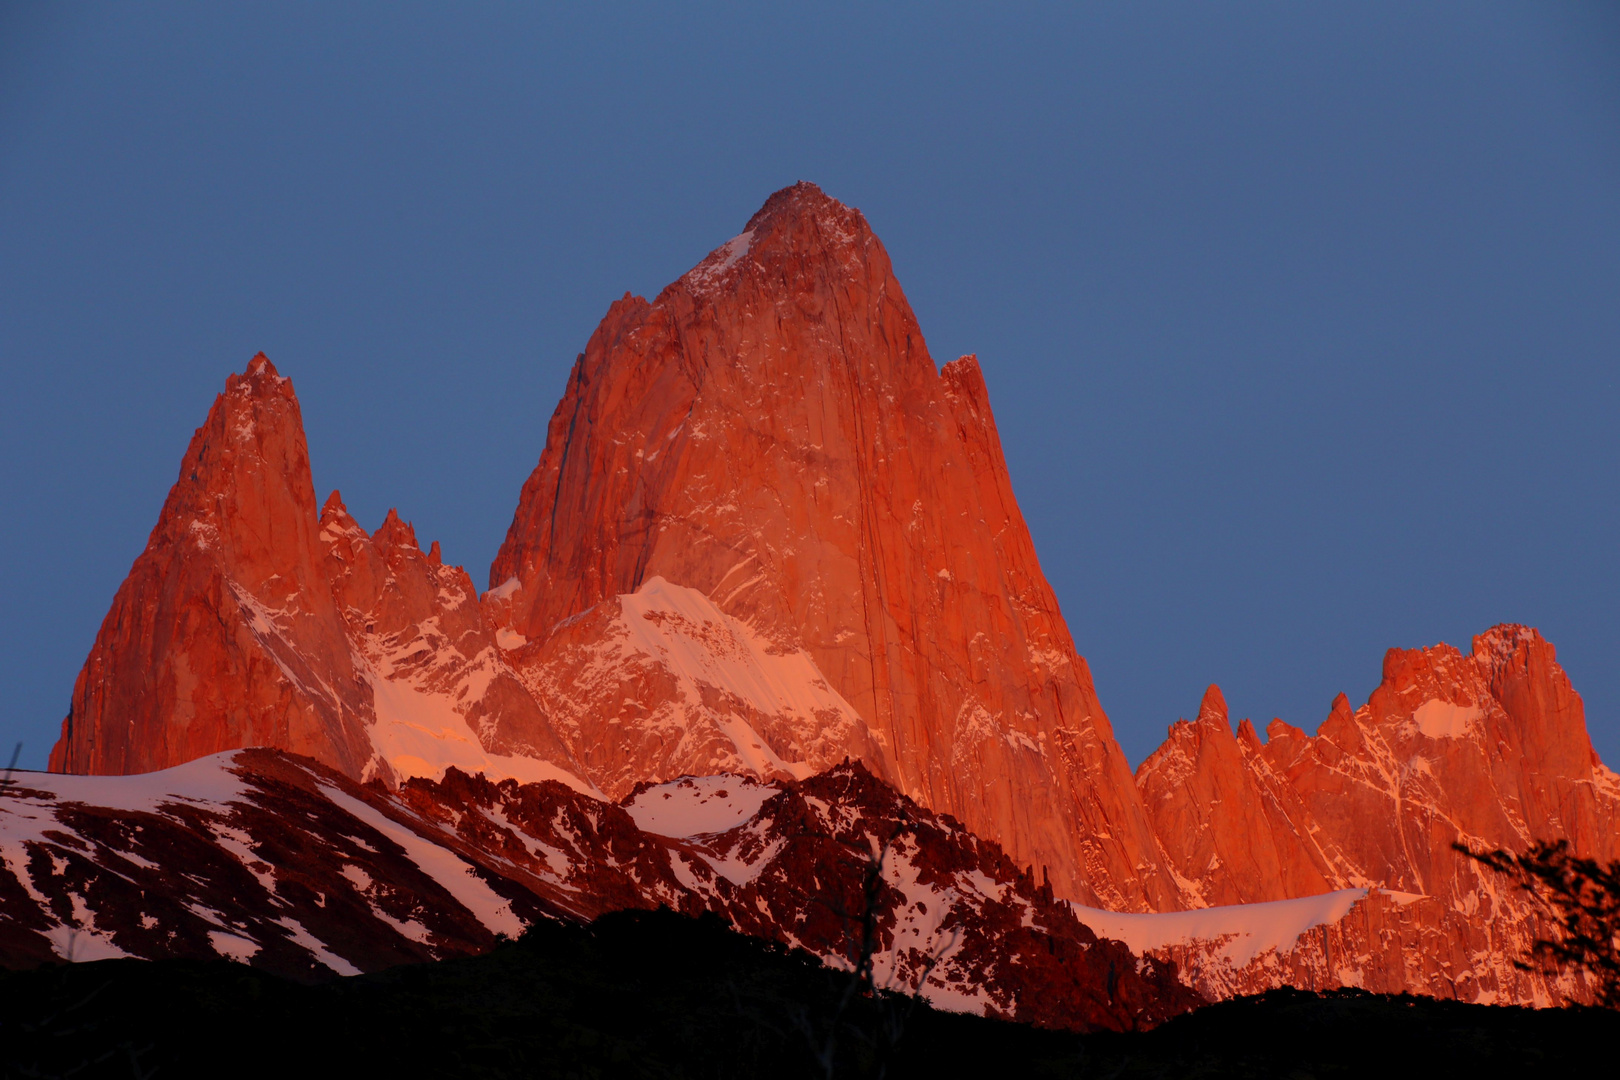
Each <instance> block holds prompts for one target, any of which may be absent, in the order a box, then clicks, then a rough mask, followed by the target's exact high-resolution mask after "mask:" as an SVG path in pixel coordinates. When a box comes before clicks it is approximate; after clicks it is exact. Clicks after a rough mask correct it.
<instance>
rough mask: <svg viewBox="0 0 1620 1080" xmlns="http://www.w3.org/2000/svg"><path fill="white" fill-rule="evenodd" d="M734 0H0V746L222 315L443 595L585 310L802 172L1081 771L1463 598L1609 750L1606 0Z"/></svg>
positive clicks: (1447, 612) (1614, 347)
mask: <svg viewBox="0 0 1620 1080" xmlns="http://www.w3.org/2000/svg"><path fill="white" fill-rule="evenodd" d="M554 6H555V7H556V8H558V9H561V8H562V7H563V5H554ZM761 6H762V5H743V4H736V5H715V6H703V5H691V4H681V5H666V6H660V7H653V6H621V7H609V6H607V5H579V6H578V7H579V8H580V9H581V10H579V11H576V12H574V13H571V14H570V13H567V12H564V11H561V10H558V11H551V12H549V13H546V12H538V11H537V10H536V9H537V8H538V7H540V5H530V4H513V5H495V4H487V5H469V4H458V5H438V6H420V7H417V6H412V5H405V4H398V3H390V4H386V5H383V4H379V5H343V4H336V3H327V2H322V3H314V4H307V5H299V4H275V5H263V6H255V5H248V4H229V5H223V4H215V3H199V4H143V5H132V4H120V5H105V6H103V5H89V6H74V7H71V8H69V7H65V6H59V5H50V6H46V5H30V4H18V3H9V4H6V5H4V6H0V387H3V391H0V452H3V453H4V456H5V458H4V468H3V469H0V530H3V532H0V535H3V537H4V544H5V567H6V572H5V573H4V575H0V615H3V618H0V685H3V687H4V696H3V698H0V701H3V705H4V711H3V713H0V716H3V718H4V720H3V730H0V737H3V738H4V740H5V744H6V753H5V755H4V756H7V757H9V749H10V745H11V744H12V743H13V742H15V741H17V740H21V741H22V742H23V743H24V751H23V763H24V764H25V765H29V766H36V767H37V766H41V765H42V764H43V762H44V760H45V755H46V752H47V751H48V749H49V746H50V743H51V742H52V741H53V740H54V739H55V737H56V732H57V729H58V725H59V723H60V721H61V718H62V716H63V715H64V713H65V712H66V709H67V704H68V698H69V694H70V692H71V689H72V683H73V678H74V675H75V674H76V673H77V671H78V668H79V666H80V665H81V664H82V663H83V660H84V657H85V654H86V652H87V651H88V649H89V646H90V643H91V641H92V640H93V638H94V636H95V633H96V629H97V627H98V626H99V624H100V621H101V618H102V616H103V615H104V614H105V612H106V610H107V607H108V605H109V603H110V602H111V600H112V596H113V593H114V592H115V591H116V589H117V587H118V584H119V582H120V581H121V580H122V579H123V577H124V575H125V574H126V573H127V572H128V569H129V565H130V563H131V561H132V560H133V559H134V558H135V556H136V555H137V554H138V553H139V551H140V550H141V548H142V546H143V545H144V543H145V541H146V536H147V533H148V532H149V531H150V529H151V527H152V525H153V524H154V522H155V521H156V519H157V513H158V509H159V507H160V506H161V505H162V501H163V498H164V495H165V494H166V492H167V490H168V488H169V485H170V484H172V483H173V482H174V479H175V476H176V474H177V471H178V467H179V462H180V457H181V454H182V453H183V451H184V449H185V446H186V443H187V441H188V440H189V438H190V436H191V432H192V430H193V429H194V428H195V427H196V426H197V425H198V424H200V423H201V422H202V419H203V417H204V416H205V414H206V412H207V410H208V406H209V404H210V402H211V401H212V400H213V397H214V395H215V394H216V393H217V392H218V391H219V390H220V388H221V387H222V385H223V383H224V380H225V376H226V375H227V374H229V373H230V372H232V371H237V370H241V368H242V367H243V366H244V365H245V364H246V362H247V361H248V359H249V358H250V357H251V356H252V355H253V354H254V353H255V352H256V351H258V350H260V349H263V350H265V351H266V352H268V353H269V354H270V357H271V358H272V359H273V360H274V361H275V363H276V364H277V366H278V367H279V368H280V369H281V371H282V372H283V373H284V374H287V375H290V376H291V377H292V378H293V380H294V383H295V385H296V386H297V389H298V393H299V397H300V400H301V402H302V404H303V409H304V417H305V421H306V424H307V428H308V434H309V442H310V453H311V457H312V459H313V464H314V472H315V482H316V486H317V488H318V489H319V495H320V496H321V497H324V495H325V493H326V492H327V491H328V490H330V489H331V488H333V487H339V488H341V489H342V490H343V493H344V496H345V498H346V499H347V501H348V504H349V506H350V508H351V509H352V510H353V511H354V512H355V514H356V516H357V517H359V518H360V520H361V521H362V523H364V524H365V525H367V526H368V527H375V526H376V525H377V524H378V523H379V522H380V521H381V520H382V518H383V515H384V513H385V512H386V511H387V509H388V507H390V506H398V507H399V509H400V512H401V514H402V515H403V516H404V517H406V518H407V519H409V520H412V521H414V523H415V524H416V527H417V532H418V535H419V536H420V537H421V538H422V540H423V542H424V543H425V542H427V541H429V540H432V539H439V540H440V541H442V542H443V547H444V552H445V556H446V558H447V559H449V560H451V561H455V562H461V563H464V564H465V565H467V566H468V567H469V569H470V570H471V571H472V573H473V577H474V578H475V579H476V580H478V581H479V582H480V583H482V582H483V581H484V580H485V574H486V572H487V567H488V565H489V561H490V559H491V558H492V557H493V555H494V553H495V549H496V547H497V546H498V544H499V542H500V539H501V537H502V535H503V534H504V532H505V530H506V526H507V525H508V523H509V522H510V520H511V515H512V510H513V508H514V506H515V505H516V501H517V495H518V489H519V487H520V485H521V483H522V481H523V479H524V477H525V476H526V475H527V474H528V472H529V470H530V469H531V468H532V467H533V465H534V463H535V460H536V459H537V457H538V456H539V453H540V449H541V446H542V444H543V442H544V438H545V425H546V421H547V419H548V418H549V416H550V414H551V411H552V409H553V407H554V406H555V404H556V401H557V398H558V396H559V395H560V393H561V391H562V387H563V382H564V378H565V376H566V374H567V371H568V366H569V364H570V363H571V362H572V360H573V357H574V355H575V353H577V352H578V351H579V350H580V349H581V348H583V346H584V343H585V340H586V338H587V337H588V336H589V335H590V332H591V330H592V328H593V327H594V326H595V324H596V322H597V320H598V319H599V318H600V317H601V315H602V314H603V312H604V311H605V310H606V308H607V305H608V303H609V302H610V301H612V300H613V299H614V298H616V297H618V296H620V295H622V294H623V293H624V292H625V291H626V290H630V291H633V292H639V293H643V294H646V295H652V294H653V293H654V292H656V291H657V290H658V289H659V288H661V287H662V286H663V285H664V284H666V283H667V282H669V281H670V280H672V279H673V278H675V277H676V276H678V275H679V274H681V273H682V272H683V271H685V270H686V269H687V268H688V267H689V266H691V265H692V264H693V263H695V262H696V261H697V260H698V259H699V258H701V257H702V256H703V255H704V254H705V253H706V252H707V251H709V250H710V249H711V248H713V247H715V246H716V245H718V244H719V243H721V242H723V241H724V240H726V239H727V238H728V237H730V236H732V235H734V234H735V233H736V232H738V231H739V229H740V228H741V227H742V225H743V223H744V222H745V221H746V220H747V219H748V217H749V216H750V214H752V213H753V211H754V210H755V209H756V208H757V207H758V206H759V204H760V203H761V202H762V201H763V200H764V198H765V196H766V195H768V194H769V193H770V192H772V191H773V190H775V189H777V188H779V187H782V186H784V185H786V184H789V183H792V182H793V181H795V180H799V179H808V180H814V181H816V182H817V183H819V184H821V185H822V187H823V188H825V189H826V190H827V191H828V192H829V193H830V194H832V195H834V196H836V197H837V198H840V199H842V200H844V201H845V202H848V203H850V204H852V205H855V206H858V207H860V208H861V209H862V210H864V211H865V212H866V214H867V217H868V218H869V220H870V221H871V222H872V225H873V227H874V228H875V229H876V230H877V232H878V234H879V235H880V236H881V237H882V238H883V240H884V242H885V243H886V244H887V246H888V248H889V251H890V253H891V255H892V257H893V260H894V264H895V267H896V270H897V272H898V274H899V276H900V279H901V281H902V282H903V284H904V285H905V288H906V290H907V293H908V295H909V297H910V299H911V301H912V304H913V305H914V306H915V308H916V310H917V314H918V317H919V319H920V320H921V322H922V327H923V331H924V333H925V334H926V335H927V337H928V341H929V345H930V348H931V349H932V351H933V353H934V356H935V358H936V360H938V361H940V362H944V361H945V360H949V359H951V358H952V357H954V356H956V355H958V354H960V353H964V352H977V353H978V355H979V357H980V360H981V362H982V364H983V366H984V371H985V376H986V379H987V381H988V382H989V386H990V392H991V398H992V403H993V405H994V407H995V410H996V416H997V419H998V421H999V423H1000V428H1001V434H1002V438H1003V440H1004V443H1005V446H1006V451H1007V458H1008V461H1009V464H1010V467H1011V470H1012V479H1013V483H1014V486H1015V488H1016V490H1017V493H1018V496H1019V500H1020V503H1021V505H1022V507H1023V510H1024V513H1025V515H1026V517H1027V518H1028V520H1029V523H1030V527H1031V529H1032V531H1033V533H1034V537H1035V543H1036V547H1037V549H1038V551H1039V552H1040V555H1041V560H1042V563H1043V566H1044V568H1045V570H1046V573H1047V575H1048V576H1049V578H1050V579H1051V581H1052V583H1053V585H1054V586H1055V588H1056V590H1057V594H1058V597H1059V599H1060V601H1061V602H1062V605H1063V610H1064V613H1065V615H1066V616H1067V618H1068V620H1069V625H1070V628H1071V629H1072V631H1073V633H1074V636H1075V640H1076V643H1077V645H1078V646H1079V648H1080V651H1081V652H1082V653H1083V654H1084V655H1085V656H1086V657H1087V658H1088V659H1089V660H1090V661H1091V665H1092V670H1093V673H1094V675H1095V677H1096V681H1097V686H1098V690H1099V692H1100V695H1101V697H1102V701H1103V704H1104V706H1105V708H1107V710H1108V711H1109V714H1110V716H1111V718H1112V719H1113V721H1114V724H1115V727H1116V730H1117V732H1118V734H1119V736H1120V740H1121V742H1122V744H1123V745H1124V747H1125V751H1126V754H1127V756H1128V757H1129V758H1130V760H1131V762H1132V764H1133V765H1134V764H1135V763H1136V762H1138V761H1139V760H1140V759H1141V758H1142V757H1143V756H1145V755H1146V754H1147V753H1148V752H1149V751H1151V749H1152V748H1153V747H1154V746H1155V745H1157V743H1158V741H1159V740H1160V739H1162V737H1163V734H1164V729H1165V726H1166V725H1167V724H1168V723H1170V722H1171V721H1173V720H1175V719H1176V717H1177V716H1182V715H1187V714H1190V713H1193V712H1195V711H1196V709H1197V706H1198V701H1199V697H1200V695H1201V694H1202V692H1203V690H1204V687H1205V686H1206V685H1207V684H1209V683H1210V682H1218V683H1220V684H1221V686H1222V687H1223V689H1224V690H1225V691H1226V696H1227V699H1228V701H1229V702H1230V704H1231V706H1232V709H1233V711H1234V713H1235V716H1234V719H1236V717H1238V716H1252V717H1254V718H1255V719H1256V720H1257V721H1259V722H1261V723H1262V724H1263V723H1264V721H1266V720H1268V719H1269V718H1270V717H1272V716H1281V717H1283V718H1284V719H1286V720H1288V721H1290V722H1292V723H1295V724H1299V725H1301V726H1303V727H1306V728H1307V729H1310V730H1314V729H1315V727H1316V725H1317V724H1318V723H1319V722H1320V721H1321V720H1322V719H1323V718H1324V717H1325V716H1326V715H1327V710H1328V705H1329V702H1330V701H1331V699H1332V697H1333V695H1334V694H1335V693H1337V692H1338V691H1340V690H1343V691H1345V692H1347V693H1349V695H1350V697H1351V699H1352V701H1353V702H1355V703H1357V704H1359V703H1360V702H1361V701H1363V700H1365V698H1366V695H1367V694H1368V692H1369V691H1371V689H1372V688H1373V687H1374V686H1375V685H1376V684H1377V681H1378V677H1379V671H1380V665H1381V662H1382V657H1383V653H1384V650H1385V649H1386V648H1388V647H1390V646H1392V645H1400V646H1407V647H1410V646H1417V645H1426V644H1433V643H1434V642H1437V641H1442V640H1443V641H1449V642H1451V643H1453V644H1456V645H1458V646H1460V647H1462V648H1464V649H1466V648H1467V647H1468V639H1469V637H1470V635H1472V634H1474V633H1476V632H1478V631H1480V630H1483V629H1484V628H1486V627H1487V626H1490V625H1491V624H1493V623H1496V622H1502V621H1515V622H1524V623H1529V624H1532V625H1535V626H1537V627H1539V628H1540V629H1541V630H1542V631H1543V633H1545V634H1546V635H1547V636H1548V637H1549V638H1550V639H1551V640H1553V641H1554V642H1555V643H1556V644H1557V646H1558V650H1559V656H1560V658H1561V659H1562V661H1563V662H1564V664H1565V666H1566V668H1567V669H1568V671H1569V672H1570V675H1571V677H1572V678H1573V680H1574V682H1575V685H1576V687H1577V689H1579V690H1580V691H1581V692H1582V694H1583V695H1584V697H1585V699H1586V702H1587V708H1588V720H1589V724H1590V726H1591V728H1592V731H1593V736H1594V740H1595V742H1596V744H1597V747H1598V750H1599V752H1600V753H1601V754H1602V755H1603V757H1604V758H1605V759H1606V760H1607V761H1609V762H1610V763H1611V764H1620V666H1617V662H1616V661H1617V657H1620V626H1617V617H1620V569H1617V564H1616V555H1617V554H1620V552H1617V543H1616V540H1617V526H1620V490H1617V479H1620V471H1617V466H1620V425H1617V423H1616V419H1617V407H1620V383H1617V379H1620V6H1612V5H1603V4H1591V5H1582V4H1568V3H1552V2H1543V3H1522V4H1515V3H1481V2H1466V3H1455V4H1434V3H1422V2H1415V0H1402V2H1399V3H1387V4H1380V3H1369V2H1366V0H1358V2H1355V3H1346V4H1330V3H1310V4H1295V3H1265V4H1249V3H1222V4H1208V3H1203V2H1197V3H1186V4H1154V3H1131V4H1124V3H1120V4H1086V5H1074V4H1061V5H1059V4H1054V5H1050V6H1019V5H1011V4H994V5H974V6H967V5H951V4H917V5H899V4H886V5H869V4H851V5H847V6H838V5H832V6H819V7H811V6H808V5H793V6H789V5H777V6H776V10H778V11H780V12H781V13H780V14H771V13H764V12H762V11H760V10H758V7H761ZM874 7H881V9H882V10H881V11H873V10H870V9H872V8H874ZM1076 9H1078V11H1077V10H1076Z"/></svg>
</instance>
